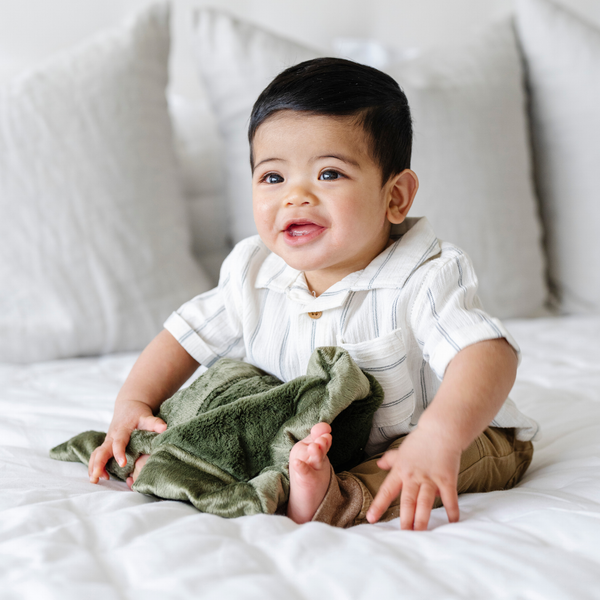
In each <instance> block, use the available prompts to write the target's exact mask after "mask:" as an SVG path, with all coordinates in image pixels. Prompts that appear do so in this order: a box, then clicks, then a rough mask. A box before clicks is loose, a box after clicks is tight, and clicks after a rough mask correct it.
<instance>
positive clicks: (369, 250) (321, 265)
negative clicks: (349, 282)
mask: <svg viewBox="0 0 600 600" xmlns="http://www.w3.org/2000/svg"><path fill="white" fill-rule="evenodd" d="M253 155H254V165H255V167H254V172H253V176H252V192H253V207H254V219H255V222H256V226H257V229H258V233H259V234H260V237H261V238H262V240H263V241H264V243H265V244H266V245H267V247H268V248H269V249H270V250H271V251H272V252H274V253H275V254H277V255H279V256H280V257H281V258H283V259H284V260H285V262H286V263H287V264H288V265H290V266H291V267H293V268H295V269H298V270H300V271H304V272H305V276H306V279H307V281H308V284H309V286H310V287H311V289H312V290H315V291H316V292H317V293H319V294H320V293H322V292H323V291H324V290H325V289H327V288H328V287H330V286H331V285H333V284H334V283H336V282H337V281H340V280H341V279H343V278H344V277H345V276H346V275H349V274H350V273H353V272H354V271H359V270H361V269H363V268H364V267H366V266H367V265H368V264H369V263H370V262H371V260H373V258H375V257H376V256H377V255H378V254H379V253H380V252H381V251H382V250H383V249H384V248H385V247H386V245H387V244H388V238H389V227H390V223H389V221H388V206H389V203H390V190H391V188H392V187H393V182H387V183H386V184H385V185H384V186H383V187H382V186H381V170H380V168H379V166H378V165H377V164H376V163H375V162H374V161H373V159H372V158H371V156H370V153H369V147H368V142H367V139H366V135H365V133H364V131H363V129H362V127H360V126H359V125H355V124H353V122H352V119H350V118H342V119H338V118H332V117H328V116H320V115H312V116H307V115H306V114H302V113H298V112H292V111H282V112H280V113H276V114H275V115H273V116H272V117H270V118H269V119H267V120H266V121H265V122H264V123H263V124H262V125H261V126H260V127H259V128H258V130H257V132H256V135H255V138H254V143H253ZM400 220H402V219H400ZM394 222H399V221H398V220H397V219H395V220H394Z"/></svg>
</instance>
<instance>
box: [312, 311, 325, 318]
mask: <svg viewBox="0 0 600 600" xmlns="http://www.w3.org/2000/svg"><path fill="white" fill-rule="evenodd" d="M322 314H323V312H322V311H319V312H309V313H308V316H309V317H310V318H311V319H320V318H321V315H322Z"/></svg>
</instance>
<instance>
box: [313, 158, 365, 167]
mask: <svg viewBox="0 0 600 600" xmlns="http://www.w3.org/2000/svg"><path fill="white" fill-rule="evenodd" d="M321 158H337V159H338V160H341V161H342V162H345V163H348V164H349V165H353V166H355V167H357V168H359V169H360V165H359V164H358V163H357V162H356V161H355V160H354V159H352V158H350V157H349V156H345V155H344V154H323V155H322V156H316V157H315V159H314V160H319V159H321Z"/></svg>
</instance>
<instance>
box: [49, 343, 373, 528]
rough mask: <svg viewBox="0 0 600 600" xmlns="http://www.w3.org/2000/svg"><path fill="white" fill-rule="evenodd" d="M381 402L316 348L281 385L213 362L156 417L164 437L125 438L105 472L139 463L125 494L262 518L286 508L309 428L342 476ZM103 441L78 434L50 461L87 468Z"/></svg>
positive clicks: (346, 367) (123, 471)
mask: <svg viewBox="0 0 600 600" xmlns="http://www.w3.org/2000/svg"><path fill="white" fill-rule="evenodd" d="M382 400H383V390H382V389H381V386H380V385H379V384H378V383H377V381H376V380H375V378H374V377H373V376H372V375H370V374H368V373H364V372H363V371H361V370H360V369H359V368H358V367H357V365H356V364H355V363H354V361H353V360H352V359H351V358H350V355H349V354H348V353H347V352H346V351H345V350H343V349H341V348H337V347H323V348H317V349H316V350H315V351H314V353H313V354H312V356H311V358H310V361H309V365H308V369H307V373H306V375H304V376H302V377H298V378H296V379H293V380H291V381H289V382H287V383H283V382H281V381H280V380H279V379H277V378H275V377H273V376H272V375H269V374H267V373H265V372H264V371H262V370H261V369H259V368H257V367H254V366H253V365H250V364H248V363H244V362H240V361H234V360H230V359H221V360H219V361H217V362H216V363H215V364H214V365H213V366H212V367H211V368H210V369H208V370H207V371H206V372H205V373H204V374H203V375H201V376H200V377H199V378H198V379H196V381H194V382H193V383H192V384H191V385H190V386H189V387H188V388H185V389H182V390H180V391H178V392H177V393H176V394H175V395H174V396H173V397H172V398H169V399H168V400H166V401H165V402H164V403H163V404H162V406H161V408H160V411H159V412H158V415H157V416H159V417H160V418H161V419H163V420H164V421H165V422H166V423H167V430H166V431H164V432H163V433H160V434H159V433H154V432H149V431H141V430H135V431H133V432H132V435H131V440H130V442H129V445H128V446H127V465H126V466H125V467H119V465H118V464H117V462H116V461H115V460H114V458H111V459H110V460H109V462H108V463H107V465H106V469H107V471H108V472H109V473H110V474H111V475H114V476H115V477H118V478H119V479H123V480H125V479H126V478H127V477H128V476H129V475H130V474H131V472H132V471H133V466H134V463H135V461H136V459H137V458H138V457H139V456H140V455H141V454H149V455H150V458H149V459H148V461H147V462H146V464H145V466H144V468H143V469H142V471H141V473H140V475H139V477H138V478H137V480H136V481H135V483H134V485H133V489H134V490H135V491H138V492H141V493H144V494H151V495H154V496H158V497H160V498H164V499H169V500H183V501H187V502H191V504H193V505H194V506H195V507H196V508H197V509H198V510H200V511H202V512H208V513H212V514H216V515H220V516H223V517H237V516H241V515H249V514H256V513H268V514H272V513H275V512H277V510H278V509H280V508H282V507H283V506H284V505H285V503H286V502H287V499H288V494H289V471H288V461H289V454H290V450H291V449H292V447H293V445H294V444H295V443H296V442H297V441H299V440H301V439H303V438H305V437H306V436H307V435H308V434H309V432H310V429H311V427H312V426H313V425H315V424H316V423H319V422H326V423H329V424H330V425H331V428H332V437H333V443H332V447H331V450H330V452H329V454H328V456H329V460H330V461H331V464H332V466H333V468H334V469H335V470H336V471H339V470H346V469H349V468H352V467H353V466H355V465H357V464H359V463H360V462H361V460H362V459H363V458H364V447H365V445H366V443H367V439H368V437H369V432H370V430H371V424H372V420H373V415H374V414H375V411H376V410H377V408H379V406H380V404H381V402H382ZM105 437H106V434H105V433H102V432H97V431H86V432H84V433H81V434H79V435H77V436H75V437H73V438H72V439H70V440H68V441H67V442H65V443H63V444H60V445H59V446H56V447H55V448H53V449H52V450H51V451H50V457H51V458H54V459H57V460H66V461H81V462H83V463H84V464H87V463H88V462H89V458H90V455H91V453H92V452H93V451H94V449H95V448H97V447H98V446H99V445H101V444H102V442H103V441H104V438H105Z"/></svg>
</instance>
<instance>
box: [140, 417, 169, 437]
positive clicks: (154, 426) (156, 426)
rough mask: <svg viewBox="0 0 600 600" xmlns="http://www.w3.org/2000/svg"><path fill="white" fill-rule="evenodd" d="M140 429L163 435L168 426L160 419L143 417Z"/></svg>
mask: <svg viewBox="0 0 600 600" xmlns="http://www.w3.org/2000/svg"><path fill="white" fill-rule="evenodd" d="M138 429H144V430H145V431H154V432H156V433H162V432H163V431H166V429H167V424H166V423H165V422H164V421H163V420H162V419H161V418H159V417H142V418H141V419H140V421H139V423H138Z"/></svg>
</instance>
